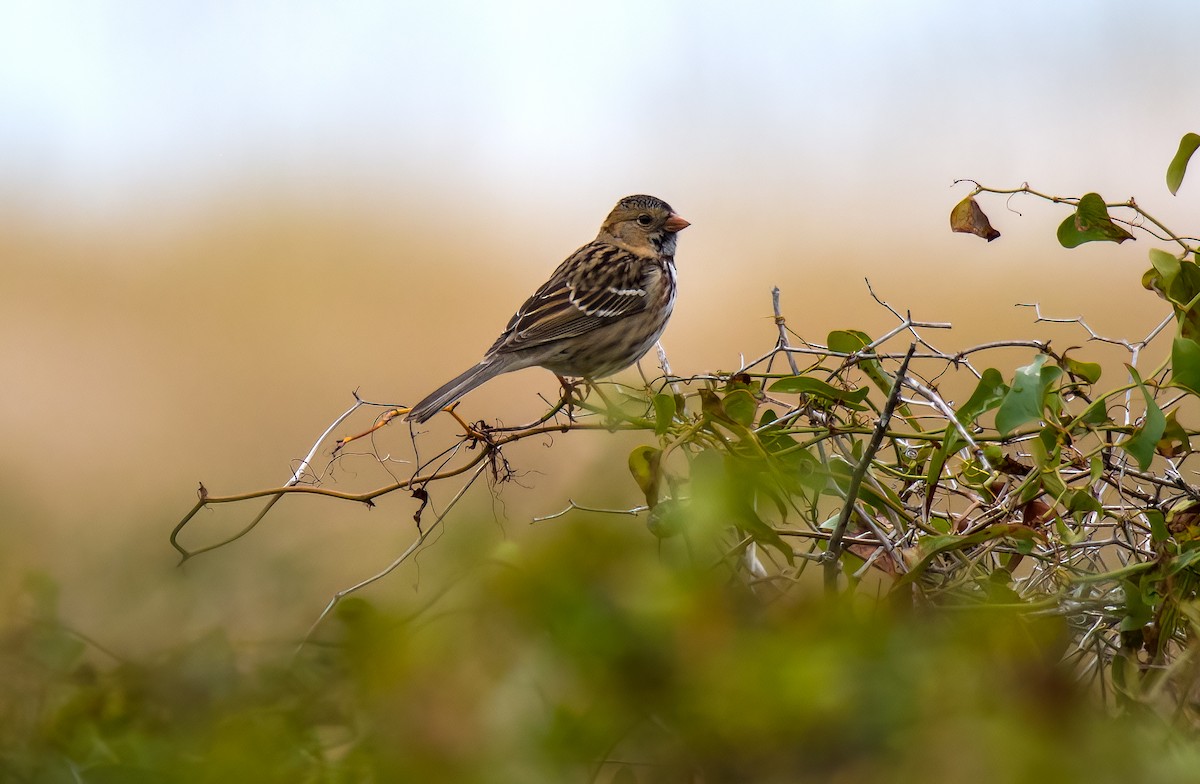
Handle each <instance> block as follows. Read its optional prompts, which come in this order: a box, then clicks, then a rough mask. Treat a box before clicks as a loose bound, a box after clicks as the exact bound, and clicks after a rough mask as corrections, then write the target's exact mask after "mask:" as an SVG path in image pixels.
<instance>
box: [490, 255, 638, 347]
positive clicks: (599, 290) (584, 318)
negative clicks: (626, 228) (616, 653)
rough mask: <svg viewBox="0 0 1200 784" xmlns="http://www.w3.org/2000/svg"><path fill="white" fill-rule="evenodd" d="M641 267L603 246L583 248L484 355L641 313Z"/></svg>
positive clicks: (536, 343) (571, 334)
mask: <svg viewBox="0 0 1200 784" xmlns="http://www.w3.org/2000/svg"><path fill="white" fill-rule="evenodd" d="M646 264H647V262H646V260H645V259H641V258H639V257H637V256H635V255H633V254H632V253H629V252H628V251H625V250H622V249H620V248H617V247H615V246H613V245H609V244H607V243H603V242H593V243H589V244H587V245H584V246H583V247H582V248H580V249H579V250H577V251H575V253H573V254H572V255H571V256H570V257H569V258H568V259H567V260H566V261H564V262H563V263H562V264H561V265H559V267H558V269H557V270H555V271H554V274H553V275H551V276H550V280H548V281H546V283H545V284H543V285H542V287H541V288H540V289H538V290H537V291H536V292H535V293H534V295H533V296H532V297H530V298H529V299H528V300H526V301H525V304H524V305H522V306H521V308H520V309H519V310H518V311H517V312H516V314H514V315H513V317H512V319H511V320H510V321H509V322H508V326H507V327H506V328H505V329H504V332H503V334H501V335H500V337H499V338H498V339H497V340H496V342H495V343H494V344H493V345H492V347H491V349H490V350H489V351H488V353H492V352H496V351H500V352H509V351H520V350H523V349H528V348H533V347H536V346H541V345H543V344H545V343H549V342H551V341H555V340H562V339H563V338H573V337H578V336H580V335H585V334H587V333H588V332H591V331H592V330H594V329H596V328H598V327H600V326H603V325H605V324H611V323H612V322H614V321H617V320H619V319H622V318H624V317H626V316H629V315H632V314H634V313H637V312H639V311H641V310H643V309H644V308H645V307H646V288H645V280H644V278H645V275H646Z"/></svg>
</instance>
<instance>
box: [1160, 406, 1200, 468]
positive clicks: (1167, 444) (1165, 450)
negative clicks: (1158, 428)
mask: <svg viewBox="0 0 1200 784" xmlns="http://www.w3.org/2000/svg"><path fill="white" fill-rule="evenodd" d="M1178 414H1179V412H1178V411H1172V412H1171V413H1169V414H1167V424H1166V427H1164V428H1163V434H1162V438H1160V439H1159V440H1158V443H1157V444H1155V445H1154V451H1156V452H1158V453H1159V454H1160V455H1164V456H1165V457H1179V456H1180V455H1186V454H1187V453H1189V452H1191V451H1192V439H1191V438H1190V437H1189V436H1188V432H1187V428H1185V427H1184V426H1183V425H1181V424H1179V418H1178Z"/></svg>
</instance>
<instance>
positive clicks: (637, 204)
mask: <svg viewBox="0 0 1200 784" xmlns="http://www.w3.org/2000/svg"><path fill="white" fill-rule="evenodd" d="M690 225H691V224H689V223H688V222H687V221H686V220H684V219H683V218H681V217H679V215H678V214H676V212H675V211H674V210H672V209H671V205H670V204H667V203H666V202H665V201H663V200H662V199H658V198H655V197H654V196H642V195H638V196H626V197H625V198H623V199H621V200H620V201H619V202H617V206H616V207H613V210H612V212H610V213H609V214H608V217H607V218H605V219H604V224H603V225H602V226H601V227H600V235H599V236H598V237H597V239H599V240H603V241H606V242H611V243H612V244H614V245H619V246H621V247H624V248H627V249H628V250H631V251H633V252H634V253H638V254H640V255H659V254H664V253H665V254H667V255H671V254H673V253H674V252H675V235H676V233H678V232H680V231H683V230H684V229H686V228H687V227H688V226H690Z"/></svg>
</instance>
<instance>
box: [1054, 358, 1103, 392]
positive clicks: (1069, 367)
mask: <svg viewBox="0 0 1200 784" xmlns="http://www.w3.org/2000/svg"><path fill="white" fill-rule="evenodd" d="M1063 365H1064V366H1065V367H1063V369H1064V370H1066V371H1067V372H1068V373H1070V374H1071V375H1073V376H1077V377H1079V378H1082V379H1083V380H1084V381H1086V382H1088V383H1089V384H1095V383H1096V382H1097V381H1099V380H1100V375H1101V373H1103V372H1104V369H1103V368H1101V367H1100V363H1098V362H1083V361H1082V360H1078V359H1072V358H1071V357H1069V356H1067V354H1066V352H1064V353H1063Z"/></svg>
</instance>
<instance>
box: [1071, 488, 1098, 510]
mask: <svg viewBox="0 0 1200 784" xmlns="http://www.w3.org/2000/svg"><path fill="white" fill-rule="evenodd" d="M1067 511H1068V512H1083V513H1087V512H1099V513H1100V514H1103V513H1104V507H1103V506H1102V505H1101V503H1100V502H1099V501H1097V500H1096V499H1095V497H1093V496H1092V495H1091V493H1089V492H1088V491H1086V490H1072V491H1071V492H1070V493H1068V494H1067Z"/></svg>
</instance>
